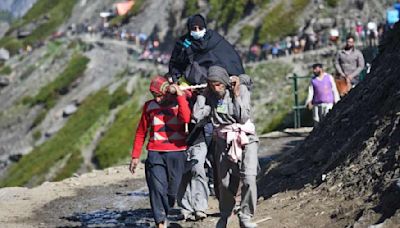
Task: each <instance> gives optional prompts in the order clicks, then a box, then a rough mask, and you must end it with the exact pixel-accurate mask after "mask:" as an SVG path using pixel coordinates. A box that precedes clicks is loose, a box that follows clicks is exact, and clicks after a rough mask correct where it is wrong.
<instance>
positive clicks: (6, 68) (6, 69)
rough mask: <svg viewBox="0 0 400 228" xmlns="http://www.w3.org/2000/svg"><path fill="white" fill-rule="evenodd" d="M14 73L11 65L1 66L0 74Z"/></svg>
mask: <svg viewBox="0 0 400 228" xmlns="http://www.w3.org/2000/svg"><path fill="white" fill-rule="evenodd" d="M11 73H12V69H11V67H10V66H3V67H2V68H0V75H10V74H11Z"/></svg>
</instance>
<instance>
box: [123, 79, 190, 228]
mask: <svg viewBox="0 0 400 228" xmlns="http://www.w3.org/2000/svg"><path fill="white" fill-rule="evenodd" d="M150 92H151V93H152V94H153V96H154V99H152V100H149V101H147V102H146V103H145V104H144V107H143V111H142V116H141V119H140V122H139V125H138V127H137V130H136V136H135V140H134V144H133V149H132V161H131V164H130V166H129V170H130V171H131V173H132V174H134V173H135V168H136V166H137V164H138V163H139V157H140V154H141V151H142V147H143V144H144V141H145V138H146V135H147V133H149V134H150V137H149V142H148V144H147V150H148V155H147V159H146V162H145V172H146V181H147V185H148V188H149V195H150V204H151V209H152V212H153V217H154V220H155V223H156V227H166V226H167V224H166V218H167V215H168V211H169V209H170V207H173V205H174V204H175V199H176V195H177V192H178V188H179V184H180V182H181V178H182V174H183V172H184V165H185V160H186V153H185V151H186V148H187V145H186V135H187V133H186V131H185V125H186V124H187V123H189V121H190V116H191V111H190V108H189V103H188V101H187V99H186V96H185V94H184V92H183V91H182V90H181V89H180V88H179V86H177V85H176V84H172V85H169V83H168V81H167V80H166V79H165V78H164V77H162V76H156V77H154V78H153V79H152V80H151V83H150Z"/></svg>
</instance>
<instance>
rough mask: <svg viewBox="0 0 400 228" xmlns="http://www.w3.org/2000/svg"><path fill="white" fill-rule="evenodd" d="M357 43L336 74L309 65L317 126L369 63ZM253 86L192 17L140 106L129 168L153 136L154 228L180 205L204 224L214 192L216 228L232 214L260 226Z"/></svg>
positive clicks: (226, 46) (222, 43) (233, 55)
mask: <svg viewBox="0 0 400 228" xmlns="http://www.w3.org/2000/svg"><path fill="white" fill-rule="evenodd" d="M355 43H356V38H355V37H354V36H351V35H349V36H347V37H346V45H345V46H344V47H343V49H340V50H339V51H338V52H337V54H336V58H335V68H336V72H337V74H336V75H333V76H332V75H330V74H329V73H327V72H325V71H324V67H323V65H322V64H321V63H316V64H314V65H313V66H312V72H313V77H312V79H311V80H310V85H309V95H308V97H307V100H306V104H307V106H308V107H309V108H310V109H312V110H313V119H314V122H315V125H317V124H318V123H319V122H321V121H322V120H323V118H324V117H325V116H326V114H327V113H328V112H329V110H331V109H332V107H333V106H334V104H335V103H337V102H338V101H339V100H340V97H343V96H345V95H346V94H347V93H348V92H349V90H350V89H351V88H353V87H354V86H356V85H357V83H358V82H359V74H360V72H361V70H362V69H364V65H365V62H364V58H363V55H362V53H361V52H360V51H359V50H358V49H356V48H355ZM217 44H218V45H217ZM252 83H253V82H252V80H251V77H250V76H248V75H246V74H245V71H244V68H243V65H242V59H241V56H240V55H239V53H238V52H236V51H235V49H234V47H233V46H232V45H231V44H230V43H229V42H228V41H227V40H225V39H224V37H222V36H221V35H220V34H218V33H217V32H216V31H214V30H212V29H209V28H207V24H206V22H205V19H204V17H203V16H201V15H200V14H196V15H193V16H191V17H190V18H189V19H188V21H187V33H186V34H184V35H183V36H181V37H180V38H179V39H178V40H177V42H176V44H175V47H174V49H173V52H172V55H171V58H170V61H169V70H168V73H166V74H165V75H162V76H161V75H157V76H155V77H153V78H152V79H151V82H150V88H149V90H150V92H151V93H152V95H153V99H151V100H149V101H147V102H145V104H144V106H143V110H142V114H141V119H140V122H139V124H138V127H137V129H136V135H135V138H134V143H133V149H132V153H131V156H132V160H131V163H130V166H129V169H130V171H131V172H132V174H135V171H136V167H137V165H138V164H139V162H140V156H141V152H142V147H143V145H144V142H145V138H146V136H147V135H149V141H148V144H147V147H146V148H147V151H148V154H147V158H146V160H145V173H146V181H147V185H148V188H149V196H150V204H151V209H152V212H153V217H154V221H155V224H156V227H167V226H168V215H169V213H170V211H171V208H172V207H174V206H175V204H177V206H178V207H179V208H180V212H181V213H180V216H179V218H180V219H184V220H194V221H197V220H202V219H204V218H206V217H207V209H208V199H209V196H210V193H211V192H212V190H213V191H214V192H215V196H216V198H217V199H218V200H219V210H220V215H219V216H220V217H219V220H218V222H217V223H216V227H217V228H224V227H226V226H227V224H228V220H229V218H231V217H232V216H233V215H237V216H238V218H239V223H240V226H241V227H247V228H253V227H257V224H256V223H254V222H253V221H252V218H253V216H254V214H255V211H256V202H257V185H256V175H257V172H258V170H259V165H258V157H257V151H258V145H259V139H258V137H257V134H256V130H255V125H254V123H253V121H252V117H251V113H252V111H251V101H250V97H251V96H250V95H251V88H252V86H253V84H252ZM210 180H211V181H210ZM210 182H211V183H212V184H210ZM212 186H214V187H212Z"/></svg>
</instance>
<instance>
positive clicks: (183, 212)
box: [176, 210, 193, 221]
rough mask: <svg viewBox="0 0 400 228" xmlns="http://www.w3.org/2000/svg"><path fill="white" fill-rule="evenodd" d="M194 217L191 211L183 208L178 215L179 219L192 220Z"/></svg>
mask: <svg viewBox="0 0 400 228" xmlns="http://www.w3.org/2000/svg"><path fill="white" fill-rule="evenodd" d="M192 217H193V215H192V213H191V212H190V211H186V210H181V213H180V214H178V215H177V217H176V219H177V220H185V221H186V220H190V219H191V218H192Z"/></svg>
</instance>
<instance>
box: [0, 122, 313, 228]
mask: <svg viewBox="0 0 400 228" xmlns="http://www.w3.org/2000/svg"><path fill="white" fill-rule="evenodd" d="M310 130H311V129H307V128H303V129H292V130H291V129H288V130H286V131H282V132H272V133H268V134H266V135H263V136H261V138H262V140H261V146H260V151H259V158H260V162H261V164H267V163H269V162H270V161H271V159H275V158H276V157H278V156H280V155H281V154H283V153H286V152H287V151H290V150H293V149H294V148H296V146H297V145H299V144H300V143H301V142H302V141H303V140H304V138H305V137H306V136H307V135H308V133H309V132H310ZM259 203H260V207H265V206H263V205H264V203H263V202H262V200H260V201H259ZM0 208H2V210H1V211H0V224H1V225H2V226H3V227H150V226H151V225H152V224H153V220H152V215H151V211H150V207H149V201H148V190H147V187H146V184H145V180H144V165H143V164H140V166H139V167H138V169H137V173H135V175H134V176H132V174H131V173H130V172H129V171H128V165H127V164H125V165H123V166H117V167H112V168H108V169H105V170H101V171H100V170H98V171H93V172H90V173H86V174H82V175H75V176H74V177H72V178H69V179H66V180H64V181H61V182H46V183H43V184H42V185H40V186H38V187H35V188H31V189H30V188H25V187H10V188H2V189H0ZM264 210H265V209H262V210H260V213H258V214H257V217H256V220H257V221H258V223H259V224H260V226H261V227H263V225H264V223H265V222H266V221H268V220H271V219H273V220H274V222H275V223H277V222H279V221H281V220H282V215H279V216H275V215H274V217H273V218H272V217H265V216H264V215H265V213H264ZM207 213H208V214H209V218H207V219H205V220H203V221H201V222H200V221H199V222H191V221H187V222H184V221H179V220H177V214H178V210H174V211H173V213H172V215H171V216H170V220H171V224H172V226H171V227H188V228H189V227H213V226H215V223H216V221H217V219H218V202H217V200H216V199H215V198H214V197H210V203H209V210H208V211H207ZM293 224H295V221H293ZM236 226H238V224H237V220H236V219H233V220H232V222H231V223H230V227H236ZM274 227H279V226H274Z"/></svg>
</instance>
